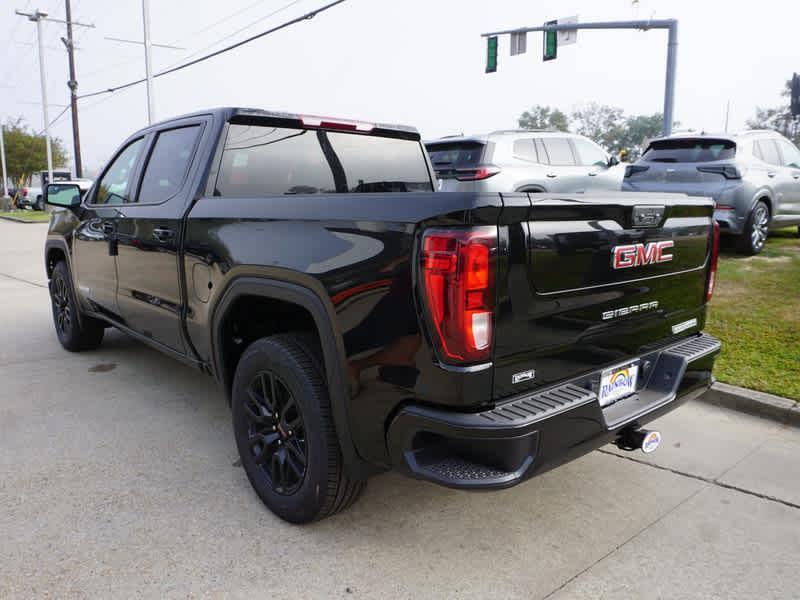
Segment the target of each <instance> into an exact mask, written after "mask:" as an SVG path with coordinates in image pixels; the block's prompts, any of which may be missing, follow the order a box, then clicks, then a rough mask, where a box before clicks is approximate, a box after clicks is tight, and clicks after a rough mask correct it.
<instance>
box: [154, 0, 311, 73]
mask: <svg viewBox="0 0 800 600" xmlns="http://www.w3.org/2000/svg"><path fill="white" fill-rule="evenodd" d="M301 1H302V0H292V1H291V2H289V3H288V4H284V5H283V6H281V7H280V8H278V9H276V10H273V11H272V12H271V13H268V14H266V15H264V16H263V17H260V18H259V19H257V20H255V21H253V22H252V23H250V24H249V25H246V26H245V27H242V28H240V29H237V30H236V31H233V32H231V33H229V34H227V35H225V36H223V37H221V38H220V39H218V40H216V41H215V42H212V43H210V44H208V45H207V46H203V47H202V48H200V49H198V50H195V51H194V52H192V53H191V54H188V55H186V56H184V57H183V58H182V59H181V60H180V61H178V62H175V63H172V64H171V65H169V66H168V67H167V68H168V69H169V68H171V67H174V66H175V65H178V64H180V63H181V62H183V61H185V60H186V59H188V58H191V57H193V56H197V55H198V54H200V53H201V52H204V51H206V50H208V49H209V48H213V47H214V46H216V45H217V44H221V43H222V42H224V41H225V40H229V39H231V38H232V37H234V36H236V35H238V34H240V33H241V32H243V31H245V30H246V29H250V28H251V27H253V25H256V24H257V23H261V22H262V21H266V20H267V19H269V18H270V17H272V16H274V15H277V14H278V13H280V12H283V11H284V10H286V9H288V8H291V7H292V6H294V5H295V4H298V3H299V2H301Z"/></svg>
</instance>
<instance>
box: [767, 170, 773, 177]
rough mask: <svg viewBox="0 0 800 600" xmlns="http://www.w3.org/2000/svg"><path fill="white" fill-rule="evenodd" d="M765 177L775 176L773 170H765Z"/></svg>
mask: <svg viewBox="0 0 800 600" xmlns="http://www.w3.org/2000/svg"><path fill="white" fill-rule="evenodd" d="M767 177H775V171H767Z"/></svg>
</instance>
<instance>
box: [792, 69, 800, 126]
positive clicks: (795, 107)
mask: <svg viewBox="0 0 800 600" xmlns="http://www.w3.org/2000/svg"><path fill="white" fill-rule="evenodd" d="M789 108H790V110H791V111H792V116H793V117H800V75H798V74H797V73H795V74H794V75H792V90H791V101H790V103H789Z"/></svg>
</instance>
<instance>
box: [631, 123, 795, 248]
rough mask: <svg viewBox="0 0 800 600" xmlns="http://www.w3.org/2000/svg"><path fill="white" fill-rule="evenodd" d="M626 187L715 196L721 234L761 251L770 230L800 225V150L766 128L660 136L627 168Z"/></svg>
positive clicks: (713, 197) (738, 246) (635, 190)
mask: <svg viewBox="0 0 800 600" xmlns="http://www.w3.org/2000/svg"><path fill="white" fill-rule="evenodd" d="M623 189H624V190H626V191H633V192H644V191H647V192H681V193H685V194H689V195H690V196H706V197H708V198H712V199H713V200H714V201H715V203H716V208H715V210H714V218H715V219H716V220H717V222H718V223H719V225H720V228H721V231H722V233H723V234H727V235H732V236H736V237H737V248H738V250H739V251H740V252H742V253H744V254H758V253H759V252H761V250H762V249H763V248H764V244H765V243H766V240H767V235H768V232H769V230H770V229H776V228H780V227H786V226H790V225H798V226H799V227H800V150H798V149H797V147H795V145H794V144H792V143H791V142H790V141H789V140H787V139H786V138H784V137H783V136H782V135H780V134H779V133H776V132H774V131H766V130H765V131H746V132H743V133H740V134H737V135H705V134H702V135H696V134H689V135H679V136H672V137H667V138H658V139H654V140H651V141H650V143H649V144H648V146H647V148H646V150H645V152H644V154H643V155H642V157H641V158H640V159H639V160H637V161H636V162H635V163H634V164H632V165H629V166H628V167H627V168H626V170H625V180H624V183H623Z"/></svg>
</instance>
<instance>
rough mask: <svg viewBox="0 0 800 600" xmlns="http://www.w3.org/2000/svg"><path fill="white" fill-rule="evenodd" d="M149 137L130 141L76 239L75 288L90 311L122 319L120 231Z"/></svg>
mask: <svg viewBox="0 0 800 600" xmlns="http://www.w3.org/2000/svg"><path fill="white" fill-rule="evenodd" d="M144 146H145V138H144V137H140V138H137V139H134V140H132V141H130V142H128V143H127V144H126V145H125V146H124V147H123V148H122V149H121V150H120V151H119V152H118V153H117V155H116V157H114V160H112V161H111V163H110V164H109V166H108V167H107V168H106V170H105V172H104V173H103V174H102V175H101V176H100V178H99V179H98V181H97V184H96V185H95V186H94V187H93V188H92V190H91V191H90V192H89V196H88V197H87V199H86V204H85V208H86V213H85V214H84V215H83V216H82V217H81V224H80V226H79V227H78V228H77V229H76V230H75V236H74V238H73V270H74V273H75V285H76V287H77V288H78V289H79V290H80V294H79V295H80V296H81V297H82V298H85V299H86V301H87V302H88V303H89V304H90V306H89V308H91V309H92V310H96V311H99V312H104V313H107V314H108V315H109V316H111V317H113V318H115V319H118V318H119V307H118V306H117V265H116V254H117V241H116V230H117V225H118V222H119V217H120V215H121V214H123V212H124V210H125V207H126V206H127V204H126V203H127V202H128V199H129V197H130V189H131V187H132V185H133V181H134V179H135V176H136V172H137V170H138V168H139V164H140V162H141V156H142V154H143V149H144Z"/></svg>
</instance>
